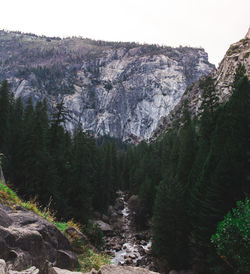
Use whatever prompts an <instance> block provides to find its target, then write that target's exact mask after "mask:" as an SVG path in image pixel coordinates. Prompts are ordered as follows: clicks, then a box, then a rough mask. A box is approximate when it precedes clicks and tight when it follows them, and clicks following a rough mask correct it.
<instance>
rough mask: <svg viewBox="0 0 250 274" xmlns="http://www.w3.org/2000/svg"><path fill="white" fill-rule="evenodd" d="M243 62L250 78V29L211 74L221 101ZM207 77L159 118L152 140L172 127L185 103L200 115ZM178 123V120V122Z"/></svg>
mask: <svg viewBox="0 0 250 274" xmlns="http://www.w3.org/2000/svg"><path fill="white" fill-rule="evenodd" d="M240 63H241V64H243V65H244V66H245V68H246V75H247V76H248V78H249V79H250V29H249V30H248V33H247V35H246V36H245V37H244V39H241V40H240V41H239V42H237V43H234V44H232V45H231V46H230V47H229V49H228V50H227V52H226V54H225V56H224V58H223V59H222V61H221V62H220V64H219V67H218V69H216V70H214V71H213V72H212V73H211V74H210V75H209V76H211V77H212V79H213V80H214V83H215V88H216V93H217V95H218V97H219V101H220V102H221V103H223V102H225V101H227V100H228V98H229V97H230V95H231V94H232V83H233V80H234V74H235V71H236V68H237V67H238V65H239V64H240ZM204 79H205V77H201V78H200V79H199V80H198V81H196V82H195V83H193V84H192V85H191V86H190V87H189V88H188V89H187V90H186V91H185V92H184V94H183V96H182V98H181V100H180V101H179V103H178V104H177V105H176V106H175V107H174V108H173V110H172V111H171V112H170V113H169V114H168V115H167V116H165V117H162V118H161V119H160V120H159V123H158V125H157V127H156V129H155V130H154V132H153V133H152V137H151V141H154V140H156V139H157V138H158V137H159V136H160V135H161V134H162V133H164V132H166V131H168V130H169V129H171V128H172V127H173V126H174V124H175V122H177V121H178V119H179V118H180V117H181V116H182V113H183V110H184V104H185V103H186V104H187V106H188V109H189V110H190V112H191V114H192V115H193V116H196V115H198V113H199V111H200V106H201V102H202V95H203V89H202V88H201V82H202V81H203V80H204ZM177 123H178V122H177Z"/></svg>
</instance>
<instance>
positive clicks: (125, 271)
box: [86, 265, 158, 274]
mask: <svg viewBox="0 0 250 274" xmlns="http://www.w3.org/2000/svg"><path fill="white" fill-rule="evenodd" d="M157 273H158V272H153V271H150V270H148V269H145V268H141V267H132V266H114V265H105V266H103V267H102V268H101V269H100V270H99V271H94V270H93V271H91V272H89V273H86V274H157Z"/></svg>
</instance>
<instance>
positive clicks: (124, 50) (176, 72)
mask: <svg viewBox="0 0 250 274" xmlns="http://www.w3.org/2000/svg"><path fill="white" fill-rule="evenodd" d="M0 43H1V47H0V59H1V60H2V64H1V66H0V80H1V79H4V78H7V79H8V80H9V81H10V83H11V86H12V90H13V91H14V93H15V96H16V97H18V96H22V98H23V99H24V100H26V99H27V97H28V96H32V97H33V99H34V100H35V101H36V100H38V99H42V98H44V97H46V98H47V99H48V102H49V104H50V106H52V105H53V104H55V103H56V102H58V101H61V100H62V98H63V99H64V102H65V106H66V108H67V110H68V112H69V117H68V120H67V122H66V127H67V128H68V129H70V130H72V129H73V128H74V126H75V125H76V124H78V123H79V122H81V124H82V126H83V129H84V130H90V131H92V132H93V133H94V135H95V136H100V135H110V136H112V137H116V138H120V139H122V140H123V141H133V142H135V143H136V142H138V141H140V140H141V139H149V137H150V136H151V133H152V132H153V130H154V129H155V128H156V126H157V123H158V121H159V119H160V118H161V117H163V116H166V115H167V114H168V113H169V112H170V111H171V110H172V109H173V108H174V107H175V105H176V104H177V103H178V102H179V100H180V99H181V96H182V95H183V93H184V91H185V89H186V88H187V86H189V85H190V84H191V83H193V82H195V81H196V80H197V79H199V78H200V77H201V76H202V75H207V74H208V73H210V72H211V71H212V70H213V69H214V66H213V65H211V64H210V63H209V62H208V56H207V53H206V52H205V51H204V50H203V49H202V48H191V47H178V48H171V47H160V46H156V45H139V44H135V43H111V42H103V41H92V40H89V39H81V38H67V39H60V38H59V39H58V38H48V37H47V38H46V37H37V36H35V35H24V34H21V33H13V32H4V31H0Z"/></svg>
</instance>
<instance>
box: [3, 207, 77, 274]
mask: <svg viewBox="0 0 250 274" xmlns="http://www.w3.org/2000/svg"><path fill="white" fill-rule="evenodd" d="M0 213H1V216H2V217H3V218H1V219H0V220H1V223H0V258H3V259H4V260H5V261H6V263H7V265H8V266H10V267H9V269H11V270H15V271H22V270H23V269H26V268H27V267H28V266H30V265H33V266H35V267H37V268H38V269H39V270H40V273H41V274H43V273H47V263H55V261H56V259H57V257H58V252H59V250H60V252H59V253H60V254H61V253H62V250H63V251H65V252H66V253H67V254H69V255H70V256H68V257H67V263H68V265H64V268H70V269H72V265H76V258H75V257H74V256H73V255H71V252H70V251H69V250H70V244H69V241H68V239H67V238H66V237H65V236H64V235H63V234H62V233H61V232H60V231H59V230H58V229H57V228H56V226H55V225H53V224H51V223H50V222H48V221H46V220H45V219H43V218H42V217H40V216H38V215H37V214H35V213H33V212H31V211H27V210H23V209H21V210H10V209H9V208H8V209H6V210H5V209H4V207H3V206H1V207H0ZM10 224H11V225H10ZM59 258H60V255H59Z"/></svg>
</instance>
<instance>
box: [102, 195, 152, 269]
mask: <svg viewBox="0 0 250 274" xmlns="http://www.w3.org/2000/svg"><path fill="white" fill-rule="evenodd" d="M117 196H118V198H117V199H116V203H115V205H114V206H112V207H110V208H109V217H108V221H109V225H110V230H106V232H105V231H104V235H105V236H104V240H105V242H106V244H105V252H106V253H107V254H109V255H111V256H112V259H111V263H112V264H114V265H131V266H140V267H144V268H147V269H149V270H153V271H155V270H156V268H155V266H154V264H153V258H152V252H151V245H152V240H151V233H150V231H149V230H147V231H140V232H137V231H136V230H135V228H134V227H133V225H132V222H131V215H132V214H131V212H130V210H129V207H128V202H127V200H128V195H127V194H126V193H125V192H122V191H119V192H117ZM106 220H107V218H106Z"/></svg>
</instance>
